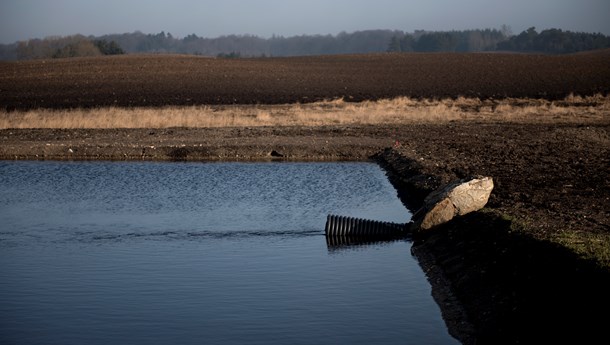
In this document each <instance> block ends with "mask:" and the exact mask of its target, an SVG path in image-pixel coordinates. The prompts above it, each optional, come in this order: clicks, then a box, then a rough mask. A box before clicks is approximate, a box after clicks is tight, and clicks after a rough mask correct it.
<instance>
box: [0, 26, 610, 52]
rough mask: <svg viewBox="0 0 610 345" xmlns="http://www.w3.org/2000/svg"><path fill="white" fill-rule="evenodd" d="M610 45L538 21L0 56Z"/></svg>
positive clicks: (81, 47)
mask: <svg viewBox="0 0 610 345" xmlns="http://www.w3.org/2000/svg"><path fill="white" fill-rule="evenodd" d="M604 48H610V36H605V35H603V34H600V33H582V32H570V31H563V30H561V29H548V30H543V31H541V32H537V31H536V29H535V28H534V27H531V28H529V29H528V30H525V31H523V32H522V33H520V34H518V35H513V34H512V32H511V30H510V28H509V27H507V26H503V27H502V28H501V29H476V30H463V31H424V30H418V31H415V32H412V33H409V32H404V31H400V30H366V31H356V32H352V33H346V32H342V33H339V34H337V35H301V36H291V37H283V36H275V35H274V36H272V37H271V38H261V37H258V36H253V35H228V36H221V37H217V38H205V37H199V36H197V35H195V34H190V35H188V36H186V37H184V38H177V37H174V36H173V35H172V34H171V33H165V32H164V31H162V32H160V33H157V34H144V33H142V32H139V31H136V32H133V33H124V34H112V35H104V36H99V37H94V36H83V35H73V36H67V37H47V38H44V39H31V40H28V41H21V42H15V43H13V44H3V45H0V60H29V59H43V58H62V57H76V56H98V55H113V54H123V53H172V54H190V55H203V56H216V57H225V58H237V57H272V56H274V57H283V56H308V55H332V54H358V53H377V52H482V51H511V52H535V53H545V54H566V53H574V52H579V51H586V50H594V49H604Z"/></svg>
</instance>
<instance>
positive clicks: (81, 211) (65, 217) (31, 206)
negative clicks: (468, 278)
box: [0, 162, 456, 344]
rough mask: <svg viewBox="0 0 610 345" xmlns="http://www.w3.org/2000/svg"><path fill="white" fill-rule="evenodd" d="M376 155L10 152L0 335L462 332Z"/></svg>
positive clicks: (201, 338)
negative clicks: (235, 158)
mask: <svg viewBox="0 0 610 345" xmlns="http://www.w3.org/2000/svg"><path fill="white" fill-rule="evenodd" d="M328 213H334V214H340V215H346V216H354V217H362V218H370V219H378V220H385V221H392V222H401V223H404V222H407V221H408V220H409V216H410V215H409V213H408V212H407V211H406V210H405V208H404V207H403V206H402V204H401V203H400V202H399V200H398V199H397V197H396V192H395V190H394V189H393V188H392V186H391V185H390V184H389V183H388V181H387V179H386V178H385V176H384V173H383V172H382V171H381V169H380V168H379V167H378V166H377V165H374V164H367V163H275V164H273V163H268V164H258V163H257V164H238V163H214V164H203V163H173V164H170V163H111V162H94V163H86V162H79V163H67V162H0V343H3V344H4V343H8V344H449V343H456V341H455V340H454V339H453V338H451V337H450V336H449V335H448V333H447V330H446V327H445V325H444V322H443V321H442V319H441V316H440V311H439V308H438V306H437V305H436V304H435V303H434V301H433V300H432V297H431V295H430V286H429V284H428V282H427V281H426V279H425V276H424V274H423V273H422V271H421V268H420V267H419V266H418V265H417V263H416V262H415V260H414V258H413V257H412V256H411V255H410V245H411V244H410V243H409V242H408V241H397V242H391V243H381V244H373V245H366V246H356V247H346V248H339V249H336V248H328V247H327V245H326V241H325V237H324V224H325V221H326V215H327V214H328Z"/></svg>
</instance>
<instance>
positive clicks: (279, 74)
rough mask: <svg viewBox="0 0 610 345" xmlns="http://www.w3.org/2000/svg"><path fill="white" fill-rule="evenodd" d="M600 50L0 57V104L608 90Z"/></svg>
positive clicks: (555, 95)
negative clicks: (256, 56) (241, 56)
mask: <svg viewBox="0 0 610 345" xmlns="http://www.w3.org/2000/svg"><path fill="white" fill-rule="evenodd" d="M609 56H610V55H608V54H578V55H569V56H565V55H564V56H543V55H523V54H500V53H493V54H484V53H480V54H446V53H436V54H423V53H422V54H371V55H340V56H321V57H298V58H265V59H233V60H229V59H215V58H203V57H193V56H164V55H147V56H137V55H136V56H130V55H128V56H119V57H97V58H77V59H55V60H46V61H40V60H36V61H25V62H2V63H0V106H1V107H2V108H4V109H7V110H13V109H32V108H39V107H42V108H79V107H84V108H90V107H104V106H118V107H136V106H138V107H141V106H168V105H201V104H207V105H210V104H285V103H296V102H301V103H306V102H314V101H321V100H329V99H331V100H332V99H337V98H343V99H345V100H346V101H364V100H377V99H386V98H395V97H399V96H408V97H411V98H447V97H449V98H454V97H458V96H463V97H468V98H472V97H474V98H481V99H488V98H506V97H514V98H522V97H527V98H545V99H563V98H564V97H566V96H567V95H568V94H570V93H573V94H576V95H582V96H584V95H593V94H597V93H601V94H603V95H606V94H607V93H608V92H610V81H609V80H610V62H609V61H610V59H609Z"/></svg>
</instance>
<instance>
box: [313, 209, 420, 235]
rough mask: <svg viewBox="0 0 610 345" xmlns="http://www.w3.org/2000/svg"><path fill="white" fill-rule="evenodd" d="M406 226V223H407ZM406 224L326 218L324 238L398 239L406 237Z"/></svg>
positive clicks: (331, 216)
mask: <svg viewBox="0 0 610 345" xmlns="http://www.w3.org/2000/svg"><path fill="white" fill-rule="evenodd" d="M407 224H408V223H407ZM407 224H399V223H390V222H380V221H376V220H369V219H361V218H353V217H344V216H336V215H332V214H329V215H328V217H327V218H326V227H325V229H324V232H325V234H326V237H332V238H336V237H356V238H375V239H376V238H383V239H386V238H399V237H403V236H406V235H407V228H408V227H407Z"/></svg>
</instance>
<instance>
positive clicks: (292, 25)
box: [0, 0, 610, 43]
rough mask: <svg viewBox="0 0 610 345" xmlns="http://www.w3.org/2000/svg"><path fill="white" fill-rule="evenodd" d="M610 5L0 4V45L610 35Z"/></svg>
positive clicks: (194, 0) (312, 1) (341, 1)
mask: <svg viewBox="0 0 610 345" xmlns="http://www.w3.org/2000/svg"><path fill="white" fill-rule="evenodd" d="M609 18H610V0H502V1H496V0H424V1H420V0H171V1H162V0H0V43H12V42H15V41H18V40H26V39H30V38H44V37H47V36H52V35H59V36H66V35H72V34H77V33H80V34H83V35H96V36H98V35H103V34H111V33H125V32H134V31H137V30H139V31H142V32H144V33H159V32H161V31H165V32H166V33H167V32H170V33H171V34H172V35H174V36H175V37H179V38H182V37H184V36H186V35H188V34H191V33H195V34H197V35H198V36H203V37H217V36H221V35H228V34H253V35H257V36H261V37H270V36H271V35H273V34H276V35H282V36H293V35H301V34H310V35H311V34H333V35H334V34H337V33H339V32H341V31H346V32H353V31H357V30H368V29H396V30H403V31H408V32H412V31H414V30H420V29H421V30H433V31H440V30H453V29H455V30H464V29H485V28H498V29H499V28H500V27H501V26H502V25H503V24H506V25H509V26H510V27H511V28H512V30H513V33H515V34H518V33H520V32H521V31H523V30H525V29H527V28H529V27H531V26H535V27H536V28H537V29H538V30H539V31H540V30H543V29H548V28H560V29H563V30H570V31H584V32H601V33H604V34H606V35H610V19H609Z"/></svg>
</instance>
